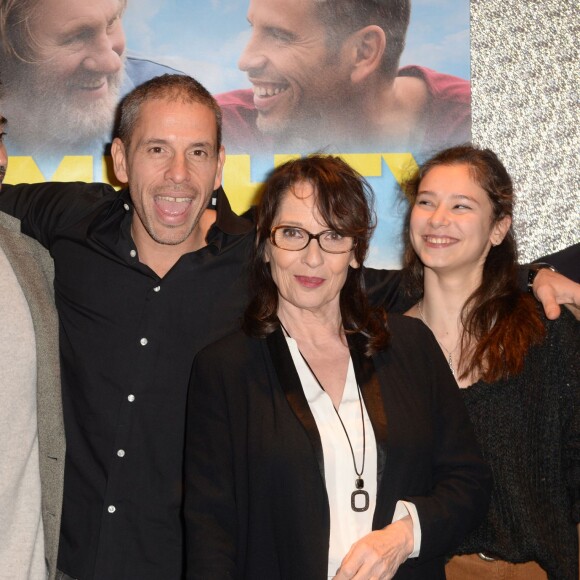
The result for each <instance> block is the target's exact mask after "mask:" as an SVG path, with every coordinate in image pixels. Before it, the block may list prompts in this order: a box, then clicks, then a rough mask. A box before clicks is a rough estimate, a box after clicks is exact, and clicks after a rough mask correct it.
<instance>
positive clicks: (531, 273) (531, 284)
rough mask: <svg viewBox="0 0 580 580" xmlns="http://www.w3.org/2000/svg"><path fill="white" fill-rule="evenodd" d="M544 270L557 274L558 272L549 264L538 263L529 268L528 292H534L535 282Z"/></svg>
mask: <svg viewBox="0 0 580 580" xmlns="http://www.w3.org/2000/svg"><path fill="white" fill-rule="evenodd" d="M544 269H548V270H552V272H556V273H557V272H558V270H556V268H554V266H552V265H551V264H548V263H547V262H536V263H534V264H530V265H529V266H528V292H533V289H534V280H535V279H536V276H537V275H538V272H539V271H540V270H544Z"/></svg>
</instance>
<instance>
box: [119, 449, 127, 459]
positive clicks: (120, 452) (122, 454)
mask: <svg viewBox="0 0 580 580" xmlns="http://www.w3.org/2000/svg"><path fill="white" fill-rule="evenodd" d="M117 455H118V456H119V457H125V450H124V449H119V451H117Z"/></svg>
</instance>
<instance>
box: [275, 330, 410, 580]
mask: <svg viewBox="0 0 580 580" xmlns="http://www.w3.org/2000/svg"><path fill="white" fill-rule="evenodd" d="M286 341H287V343H288V347H289V349H290V353H291V355H292V360H293V361H294V366H295V367H296V370H297V372H298V376H299V378H300V382H301V383H302V388H303V390H304V395H305V396H306V400H307V401H308V405H309V406H310V410H311V411H312V415H313V416H314V420H315V421H316V426H317V428H318V432H319V434H320V439H321V442H322V451H323V455H324V474H325V483H326V492H327V495H328V503H329V508H330V543H329V549H328V577H329V578H334V576H335V575H336V572H337V570H338V569H339V568H340V564H341V562H342V559H343V558H344V557H345V556H346V554H347V553H348V551H349V550H350V548H351V546H352V545H353V544H354V543H355V542H356V541H357V540H359V539H360V538H362V537H363V536H366V535H367V534H368V533H370V532H371V531H372V523H373V516H374V513H375V506H376V497H377V444H376V440H375V434H374V431H373V426H372V423H371V421H370V419H369V416H368V413H367V410H366V406H365V404H364V401H362V405H363V414H364V422H365V440H366V441H365V446H364V447H365V463H364V472H363V474H362V476H361V477H362V479H363V480H364V490H365V491H366V492H367V493H368V494H369V508H368V510H366V511H364V512H355V511H354V510H353V509H352V508H351V494H352V492H353V491H355V490H356V486H355V480H356V479H357V478H358V476H357V474H356V472H355V469H354V465H353V459H352V453H351V450H350V446H349V443H348V439H347V437H346V434H345V432H344V429H343V427H342V425H341V423H340V420H339V418H338V417H337V415H336V411H335V410H334V406H333V404H332V400H331V399H330V397H329V396H328V394H327V393H326V392H325V391H323V390H322V389H321V388H320V386H319V384H318V381H317V380H316V378H315V377H314V375H313V374H312V371H311V370H310V369H309V368H308V366H307V364H306V363H305V362H304V359H303V358H302V355H301V354H300V351H299V349H298V345H297V343H296V341H295V340H294V339H293V338H291V337H289V336H287V337H286ZM338 412H339V413H340V417H341V419H342V422H343V423H344V427H345V428H346V431H347V432H348V437H349V438H350V443H351V445H352V448H353V451H354V457H355V460H356V467H357V469H358V471H359V473H360V470H361V467H362V460H363V430H362V421H361V410H360V403H359V395H358V388H357V382H356V377H355V374H354V367H353V364H352V359H350V360H349V363H348V371H347V374H346V382H345V385H344V392H343V395H342V400H341V402H340V406H339V409H338ZM361 499H362V498H361V497H358V498H357V505H358V504H359V503H361ZM408 514H410V515H411V517H412V519H413V524H414V525H413V528H414V530H413V531H414V538H415V549H414V551H413V553H412V554H411V556H410V557H414V556H417V555H418V554H419V549H420V541H421V539H420V538H421V536H420V534H421V531H420V527H419V525H418V523H419V520H418V516H417V512H416V509H415V506H414V505H413V504H409V503H408V502H402V501H400V502H397V508H396V510H395V515H394V516H393V522H394V521H397V520H399V519H401V518H402V517H404V516H406V515H408Z"/></svg>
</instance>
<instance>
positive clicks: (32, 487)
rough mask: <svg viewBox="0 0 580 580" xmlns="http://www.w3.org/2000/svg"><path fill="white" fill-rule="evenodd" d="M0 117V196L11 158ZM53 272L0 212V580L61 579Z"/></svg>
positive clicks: (60, 434) (60, 438)
mask: <svg viewBox="0 0 580 580" xmlns="http://www.w3.org/2000/svg"><path fill="white" fill-rule="evenodd" d="M5 126H6V119H5V118H4V117H3V116H2V115H0V189H2V181H3V179H4V175H5V174H6V167H7V164H8V158H7V154H6V148H5V146H4V143H3V139H4V135H5V133H4V129H5ZM53 277H54V270H53V264H52V260H51V258H50V256H49V254H48V252H47V251H46V250H45V249H44V248H43V247H42V246H41V245H40V244H39V243H38V242H36V241H35V240H33V239H31V238H29V237H28V236H25V235H24V234H22V233H21V232H20V221H19V220H17V219H15V218H13V217H11V216H9V215H6V214H4V213H1V212H0V320H1V321H2V332H1V333H0V469H1V470H2V477H1V478H0V514H1V516H0V518H1V522H2V523H1V525H0V579H1V580H45V579H49V580H53V579H54V578H55V574H56V559H57V553H58V541H59V529H60V517H61V508H62V489H63V477H64V459H65V438H64V426H63V418H62V402H61V393H60V370H59V359H58V318H57V314H56V309H55V306H54V300H53V289H52V282H53Z"/></svg>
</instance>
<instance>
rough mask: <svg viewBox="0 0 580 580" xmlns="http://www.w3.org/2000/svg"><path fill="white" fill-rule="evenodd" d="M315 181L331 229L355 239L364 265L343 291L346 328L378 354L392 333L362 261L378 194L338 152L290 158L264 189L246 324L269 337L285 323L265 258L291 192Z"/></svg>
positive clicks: (350, 273) (350, 272)
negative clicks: (369, 290) (375, 304)
mask: <svg viewBox="0 0 580 580" xmlns="http://www.w3.org/2000/svg"><path fill="white" fill-rule="evenodd" d="M303 182H307V183H310V185H312V188H313V190H314V195H315V196H316V208H317V209H318V211H319V212H320V215H321V217H322V219H323V220H324V221H325V222H326V224H327V225H328V227H329V228H331V229H333V230H335V231H336V232H338V233H339V234H341V235H343V236H352V237H353V238H354V240H355V246H354V249H353V252H354V257H355V259H356V261H357V262H358V264H359V266H360V267H359V268H352V267H350V266H349V267H348V274H347V277H346V281H345V284H344V286H343V288H342V290H341V292H340V312H341V316H342V323H343V327H344V331H345V333H347V334H354V333H359V334H361V335H362V336H364V337H365V339H366V341H365V354H366V355H367V356H372V355H373V354H374V353H375V352H377V351H379V350H381V349H383V348H385V347H386V346H387V344H388V340H389V333H388V331H387V328H386V323H385V314H384V311H383V310H382V309H374V308H372V307H371V306H370V304H369V302H368V300H367V297H366V292H365V286H364V278H363V272H362V265H363V262H364V259H365V258H366V255H367V252H368V248H369V242H370V239H371V236H372V233H373V230H374V227H375V224H376V218H375V214H374V210H373V202H374V195H373V192H372V189H371V187H370V185H369V184H368V183H367V182H366V180H365V179H364V178H363V177H362V176H361V175H360V174H358V173H357V172H356V171H355V170H354V169H352V167H350V166H349V165H348V164H347V163H345V162H344V161H343V160H342V159H340V158H338V157H333V156H330V155H312V156H310V157H303V158H300V159H295V160H292V161H288V162H287V163H285V164H284V165H281V166H280V167H277V168H276V169H274V170H273V171H272V172H271V173H270V174H269V176H268V178H267V180H266V182H265V183H264V184H263V186H262V188H261V191H260V196H261V199H260V203H259V205H258V207H257V209H256V227H257V233H256V246H255V249H254V254H253V257H252V260H251V264H250V283H251V291H252V296H253V298H252V300H251V301H250V304H249V306H248V308H247V309H246V312H245V314H244V323H243V328H244V330H245V331H246V333H248V334H249V335H250V336H256V337H264V336H267V335H268V334H270V333H272V332H273V331H274V330H275V329H276V328H278V327H279V325H280V321H279V320H278V315H277V312H278V288H277V286H276V284H275V283H274V280H273V279H272V274H271V271H270V264H269V263H268V262H266V260H265V252H266V247H267V245H268V244H270V243H271V242H270V231H271V229H272V225H273V224H274V220H275V219H276V216H277V214H278V210H279V208H280V204H281V203H282V200H283V199H284V197H285V196H286V195H293V188H294V186H295V185H296V184H298V183H303Z"/></svg>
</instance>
